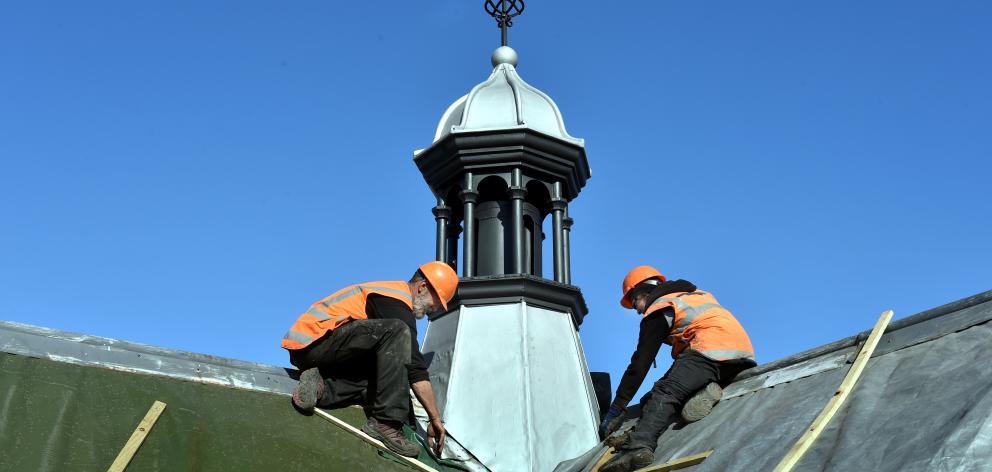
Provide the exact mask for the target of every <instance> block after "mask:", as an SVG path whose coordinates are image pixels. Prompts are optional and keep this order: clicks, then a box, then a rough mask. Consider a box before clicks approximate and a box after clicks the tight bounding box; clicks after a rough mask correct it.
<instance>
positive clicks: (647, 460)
mask: <svg viewBox="0 0 992 472" xmlns="http://www.w3.org/2000/svg"><path fill="white" fill-rule="evenodd" d="M652 462H654V452H652V451H651V449H648V448H646V447H639V448H637V449H632V450H629V449H620V450H618V451H617V455H615V456H613V457H612V458H610V460H608V461H606V463H605V464H603V467H601V468H600V469H599V470H600V472H633V471H635V470H637V469H642V468H644V467H647V466H649V465H651V463H652Z"/></svg>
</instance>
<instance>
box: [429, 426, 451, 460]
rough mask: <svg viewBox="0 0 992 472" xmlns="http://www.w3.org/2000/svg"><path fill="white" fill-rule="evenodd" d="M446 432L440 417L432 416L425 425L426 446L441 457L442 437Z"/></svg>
mask: <svg viewBox="0 0 992 472" xmlns="http://www.w3.org/2000/svg"><path fill="white" fill-rule="evenodd" d="M447 434H448V432H447V431H445V429H444V423H443V422H442V421H441V418H434V419H432V420H431V422H430V424H429V425H427V446H428V447H430V448H431V449H433V450H434V455H436V456H438V457H441V450H442V449H444V438H445V437H446V436H447Z"/></svg>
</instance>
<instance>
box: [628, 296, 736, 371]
mask: <svg viewBox="0 0 992 472" xmlns="http://www.w3.org/2000/svg"><path fill="white" fill-rule="evenodd" d="M665 307H672V310H674V311H675V317H674V318H673V319H671V320H669V323H670V324H671V327H672V328H671V332H670V333H669V336H668V338H666V339H665V343H667V344H671V345H672V357H673V358H675V357H678V355H679V354H681V353H682V351H684V350H686V349H692V350H694V351H698V352H699V353H700V354H702V355H704V356H706V357H708V358H710V359H713V360H715V361H727V360H731V359H750V360H752V361H753V360H754V348H753V347H751V339H750V338H748V336H747V333H746V332H745V331H744V327H743V326H741V324H740V322H738V321H737V318H734V315H731V314H730V311H728V310H727V309H726V308H724V307H722V306H720V304H719V303H717V301H716V297H714V296H713V295H710V294H709V293H708V292H704V291H702V290H696V291H695V292H675V293H669V294H667V295H662V296H661V297H659V298H658V299H656V300H655V301H654V302H653V303H651V305H650V306H649V307H648V309H647V310H645V312H644V316H647V315H650V314H651V313H654V312H656V311H658V310H661V309H662V308H665Z"/></svg>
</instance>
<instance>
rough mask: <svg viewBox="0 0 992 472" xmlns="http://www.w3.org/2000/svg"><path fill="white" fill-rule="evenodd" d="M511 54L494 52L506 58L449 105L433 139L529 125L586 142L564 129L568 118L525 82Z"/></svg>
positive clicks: (559, 136)
mask: <svg viewBox="0 0 992 472" xmlns="http://www.w3.org/2000/svg"><path fill="white" fill-rule="evenodd" d="M507 49H509V48H507ZM511 51H512V50H511ZM510 57H512V58H513V59H514V60H513V61H512V62H516V61H515V59H516V54H512V55H511V54H508V53H506V52H504V54H502V55H497V54H494V55H493V61H494V62H496V61H497V60H504V61H506V62H502V63H499V64H497V65H496V67H495V68H494V69H493V73H492V75H490V76H489V79H487V80H486V81H485V82H483V83H481V84H479V85H476V86H475V88H473V89H472V91H471V92H469V93H468V95H464V96H462V97H461V98H459V99H458V100H456V101H455V103H452V104H451V106H449V107H448V109H447V110H446V111H445V112H444V115H442V116H441V121H440V122H439V123H438V125H437V132H435V133H434V142H437V141H439V140H440V139H442V138H444V137H445V136H447V135H448V134H450V133H463V132H469V131H484V130H501V129H517V128H529V129H532V130H534V131H538V132H541V133H544V134H546V135H549V136H552V137H555V138H558V139H561V140H564V141H568V142H570V143H572V144H575V145H578V146H584V141H583V140H582V139H580V138H575V137H573V136H571V135H569V134H568V131H565V122H564V121H563V120H562V118H561V112H560V111H558V105H555V102H554V100H551V97H549V96H547V95H545V94H544V92H541V91H540V90H538V89H536V88H534V87H532V86H530V85H529V84H528V83H527V82H524V80H523V79H521V78H520V75H518V74H517V70H516V69H515V68H514V67H513V65H512V64H511V62H510V60H509V59H506V58H510Z"/></svg>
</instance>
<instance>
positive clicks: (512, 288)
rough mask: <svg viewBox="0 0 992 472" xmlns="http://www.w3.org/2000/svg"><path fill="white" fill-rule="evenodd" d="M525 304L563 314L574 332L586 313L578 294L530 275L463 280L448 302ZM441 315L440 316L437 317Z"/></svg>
mask: <svg viewBox="0 0 992 472" xmlns="http://www.w3.org/2000/svg"><path fill="white" fill-rule="evenodd" d="M520 301H526V302H527V303H528V304H529V305H534V306H539V307H542V308H548V309H551V310H556V311H562V312H567V313H569V314H570V315H572V320H573V321H574V322H575V327H576V329H578V327H579V325H581V324H582V319H583V318H584V317H585V316H586V314H587V313H589V309H588V308H587V307H586V301H585V299H584V298H583V297H582V292H581V291H580V290H579V288H578V287H576V286H574V285H566V284H561V283H558V282H555V281H553V280H548V279H545V278H543V277H537V276H533V275H520V274H512V275H490V276H485V277H466V278H462V279H461V281H460V282H459V283H458V292H457V294H456V295H455V298H454V299H453V300H452V301H451V303H450V306H451V308H455V307H456V306H463V305H467V306H477V305H494V304H501V303H515V302H520ZM441 316H444V315H441Z"/></svg>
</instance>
